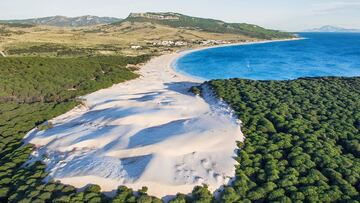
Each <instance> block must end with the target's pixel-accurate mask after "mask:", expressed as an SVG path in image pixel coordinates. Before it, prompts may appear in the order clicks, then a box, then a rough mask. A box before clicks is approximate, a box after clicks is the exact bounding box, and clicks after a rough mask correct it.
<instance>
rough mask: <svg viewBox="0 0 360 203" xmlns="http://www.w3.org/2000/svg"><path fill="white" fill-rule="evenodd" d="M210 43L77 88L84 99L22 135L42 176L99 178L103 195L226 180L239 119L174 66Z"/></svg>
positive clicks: (79, 182) (82, 182)
mask: <svg viewBox="0 0 360 203" xmlns="http://www.w3.org/2000/svg"><path fill="white" fill-rule="evenodd" d="M257 43H268V42H257ZM236 45H239V44H231V45H230V44H228V45H227V46H236ZM242 45H243V43H242ZM216 47H219V46H216ZM216 47H203V48H198V49H193V50H187V51H182V52H175V53H171V54H166V55H162V56H159V57H155V58H153V59H151V60H150V61H149V62H148V63H146V64H145V65H144V66H143V67H141V68H140V70H138V71H137V73H138V74H139V75H140V76H139V78H137V79H134V80H130V81H126V82H123V83H119V84H115V85H113V86H112V87H109V88H106V89H102V90H98V91H96V92H94V93H91V94H88V95H85V96H83V97H82V98H84V99H85V100H86V107H85V106H78V107H76V108H74V109H72V110H71V111H69V112H67V113H65V114H63V115H61V116H58V117H56V118H54V119H51V120H50V121H51V122H52V123H53V125H54V127H53V128H52V129H49V130H46V131H38V130H37V129H33V130H32V131H30V132H29V133H28V134H27V135H26V136H25V138H24V139H25V142H26V143H31V144H34V145H36V146H37V147H38V150H37V151H35V152H34V153H33V154H32V161H36V160H42V161H43V162H45V163H46V165H47V171H48V172H49V176H48V177H47V178H48V179H54V180H59V181H60V182H62V183H64V184H69V185H73V186H75V187H77V188H83V187H84V186H86V185H88V184H98V185H100V187H101V188H102V191H103V192H105V193H107V194H110V195H113V194H114V192H115V191H116V189H117V187H118V186H120V185H125V186H127V187H129V188H132V189H134V190H138V189H141V187H143V186H147V187H148V194H149V195H153V196H157V197H160V198H165V199H166V198H168V197H171V196H174V195H176V194H177V193H179V192H180V193H184V194H188V193H190V192H191V191H192V189H193V187H194V186H196V185H201V184H207V185H209V189H210V190H211V191H213V192H214V191H216V190H218V189H219V188H220V187H221V186H222V185H226V184H228V183H229V182H230V181H231V179H232V178H233V177H234V175H235V165H237V162H236V161H235V159H233V157H234V156H235V150H236V149H237V145H236V142H237V141H240V142H242V141H243V140H244V136H243V134H242V132H241V126H240V123H239V121H238V120H237V118H236V117H235V116H234V115H233V113H232V112H233V111H232V109H231V108H229V106H228V105H226V104H225V103H224V102H221V101H219V100H218V99H216V98H215V97H214V95H213V94H212V93H211V92H210V91H205V92H206V93H205V95H204V97H203V98H201V97H198V96H194V95H192V94H191V93H189V92H188V90H189V88H190V87H191V86H194V85H196V84H199V83H201V82H203V81H202V80H199V79H198V78H194V77H192V76H189V75H184V74H182V73H180V72H178V71H177V70H176V69H174V67H173V64H174V61H175V60H177V59H178V58H180V57H182V56H184V54H187V53H191V52H194V51H199V50H203V49H208V48H216ZM224 138H226V139H224ZM189 140H191V141H190V142H189ZM174 149H176V150H174ZM45 157H46V158H45ZM159 171H161V173H159Z"/></svg>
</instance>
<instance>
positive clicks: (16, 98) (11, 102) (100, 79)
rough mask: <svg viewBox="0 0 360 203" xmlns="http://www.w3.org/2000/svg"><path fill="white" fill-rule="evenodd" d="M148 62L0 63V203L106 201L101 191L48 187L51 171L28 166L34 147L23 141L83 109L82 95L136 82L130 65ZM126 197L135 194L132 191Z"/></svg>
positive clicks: (32, 59) (139, 59) (141, 58)
mask: <svg viewBox="0 0 360 203" xmlns="http://www.w3.org/2000/svg"><path fill="white" fill-rule="evenodd" d="M149 58H150V56H138V57H125V56H122V57H120V56H116V57H90V58H41V57H25V58H24V57H6V58H0V89H1V91H0V92H1V95H0V100H1V102H0V202H49V201H50V200H51V201H52V202H101V201H105V200H107V198H106V197H105V196H104V195H103V194H101V193H100V189H99V187H98V186H91V187H88V188H87V189H86V190H85V191H83V192H80V193H77V191H76V188H74V187H72V186H68V185H63V184H60V183H58V182H54V181H50V182H49V183H44V182H43V179H44V178H45V177H46V176H47V173H46V172H45V168H46V166H45V165H44V164H42V163H40V162H35V163H34V164H31V165H28V164H26V162H27V160H28V159H29V156H30V153H31V152H32V151H33V150H34V147H35V146H31V145H24V144H23V142H22V139H23V137H24V135H25V134H26V133H27V132H28V131H29V130H31V129H33V128H35V127H37V126H38V128H39V129H48V128H51V127H52V123H51V122H46V121H48V120H49V119H51V118H54V117H56V116H58V115H61V114H63V113H65V112H67V111H68V110H70V109H72V108H73V107H75V106H76V105H78V104H79V102H80V101H78V100H77V97H78V96H81V95H84V94H87V93H90V92H94V91H96V90H99V89H101V88H106V87H109V86H111V85H112V84H115V83H119V82H123V81H125V80H129V79H133V78H136V77H137V75H136V74H135V73H133V72H132V70H130V69H128V68H126V66H127V64H139V63H143V62H146V61H147V60H149ZM125 192H126V191H123V190H119V195H118V196H117V198H120V199H121V198H122V197H123V196H124V195H125ZM126 194H128V195H125V196H129V194H131V195H132V194H133V193H132V191H130V192H129V191H128V190H127V193H126ZM144 194H145V192H144ZM128 198H131V197H128ZM136 198H137V197H135V196H134V197H133V200H134V201H136V200H137V199H136ZM139 198H140V197H139ZM149 198H150V199H154V201H155V199H156V198H151V197H149ZM114 202H116V201H115V200H114ZM118 202H121V201H118Z"/></svg>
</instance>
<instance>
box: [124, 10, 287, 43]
mask: <svg viewBox="0 0 360 203" xmlns="http://www.w3.org/2000/svg"><path fill="white" fill-rule="evenodd" d="M154 14H156V13H154ZM164 15H171V14H169V13H168V14H164ZM175 15H176V16H178V18H179V19H178V20H158V19H150V18H145V17H131V16H130V17H128V18H127V19H125V20H124V21H125V22H126V21H129V22H151V23H155V24H162V25H167V26H170V27H175V28H179V27H185V28H191V29H199V30H202V31H205V32H214V33H229V34H240V35H244V36H248V37H252V38H258V39H281V38H291V37H294V36H293V35H292V34H289V33H285V32H280V31H276V30H269V29H265V28H262V27H260V26H257V25H251V24H246V23H226V22H223V21H219V20H213V19H206V18H196V17H191V16H186V15H181V14H175Z"/></svg>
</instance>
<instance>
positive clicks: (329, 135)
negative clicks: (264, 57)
mask: <svg viewBox="0 0 360 203" xmlns="http://www.w3.org/2000/svg"><path fill="white" fill-rule="evenodd" d="M210 84H211V85H212V87H213V88H214V89H215V91H216V93H217V95H218V96H219V97H220V98H223V99H224V100H225V101H226V102H228V103H229V104H230V105H231V107H232V108H233V109H234V110H235V111H236V114H237V115H238V116H239V118H240V119H241V120H242V121H243V128H242V131H243V132H244V134H245V136H246V140H245V143H239V147H240V148H241V151H240V152H239V154H238V157H237V160H238V162H239V165H238V166H237V170H236V181H235V182H234V183H233V184H232V186H231V187H228V188H227V189H226V190H225V193H224V194H223V197H222V198H223V200H224V201H225V200H226V201H227V202H232V201H240V200H241V201H260V202H269V201H279V202H291V201H292V202H296V201H298V202H303V201H305V202H355V200H357V201H359V200H360V196H359V190H360V144H359V141H360V136H359V135H360V132H359V131H360V110H359V109H360V102H359V98H360V91H359V90H360V78H312V79H299V80H294V81H251V80H241V79H231V80H214V81H211V82H210Z"/></svg>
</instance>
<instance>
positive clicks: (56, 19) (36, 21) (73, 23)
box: [0, 15, 121, 27]
mask: <svg viewBox="0 0 360 203" xmlns="http://www.w3.org/2000/svg"><path fill="white" fill-rule="evenodd" d="M118 21H121V19H119V18H112V17H98V16H90V15H86V16H79V17H66V16H51V17H44V18H31V19H24V20H1V21H0V23H9V24H13V23H15V24H30V25H50V26H57V27H82V26H91V25H100V24H109V23H114V22H118Z"/></svg>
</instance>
